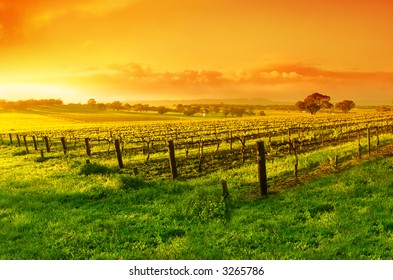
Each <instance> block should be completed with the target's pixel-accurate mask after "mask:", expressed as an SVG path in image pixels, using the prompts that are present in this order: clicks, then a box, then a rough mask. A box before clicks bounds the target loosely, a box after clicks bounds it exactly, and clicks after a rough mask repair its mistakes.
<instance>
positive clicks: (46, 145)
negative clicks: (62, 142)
mask: <svg viewBox="0 0 393 280" xmlns="http://www.w3.org/2000/svg"><path fill="white" fill-rule="evenodd" d="M44 141H45V147H46V151H47V152H48V153H50V146H49V138H48V136H44Z"/></svg>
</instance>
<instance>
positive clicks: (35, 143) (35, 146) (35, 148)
mask: <svg viewBox="0 0 393 280" xmlns="http://www.w3.org/2000/svg"><path fill="white" fill-rule="evenodd" d="M32 137H33V144H34V150H36V151H37V150H38V148H37V140H36V139H35V136H34V135H33V136H32Z"/></svg>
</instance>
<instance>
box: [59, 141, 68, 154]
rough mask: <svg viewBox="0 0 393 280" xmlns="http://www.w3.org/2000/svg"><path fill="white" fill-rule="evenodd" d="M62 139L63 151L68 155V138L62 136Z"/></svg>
mask: <svg viewBox="0 0 393 280" xmlns="http://www.w3.org/2000/svg"><path fill="white" fill-rule="evenodd" d="M60 140H61V144H62V146H63V152H64V154H65V155H66V154H67V143H66V139H65V137H61V138H60Z"/></svg>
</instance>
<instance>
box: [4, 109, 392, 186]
mask: <svg viewBox="0 0 393 280" xmlns="http://www.w3.org/2000/svg"><path fill="white" fill-rule="evenodd" d="M392 132H393V115H392V114H386V113H385V114H377V113H367V114H341V115H333V114H331V115H320V116H318V117H315V116H312V117H311V116H305V115H298V116H295V117H294V116H282V117H280V118H277V117H274V118H273V117H262V118H243V119H218V120H208V121H170V122H168V121H167V122H150V123H139V124H138V123H134V124H124V123H116V124H115V125H114V124H111V125H107V126H105V125H100V126H97V127H94V126H93V127H86V128H76V129H58V130H56V129H55V130H50V131H48V130H46V131H25V132H19V133H10V132H7V133H2V134H1V140H0V141H1V143H2V144H3V145H14V146H19V147H24V149H25V153H37V155H38V158H37V159H36V161H44V160H47V159H50V158H53V157H64V156H66V157H68V158H84V159H85V160H86V161H87V162H96V163H100V162H102V161H105V162H106V163H107V162H108V161H109V162H113V163H112V165H118V167H119V168H120V169H122V170H123V171H126V170H129V172H133V173H134V174H138V173H139V172H141V171H142V172H143V174H144V177H145V178H147V179H153V178H156V179H157V178H162V179H170V178H179V179H187V178H193V177H199V176H202V175H205V174H208V173H212V172H214V171H217V170H227V169H231V168H234V167H238V166H241V165H243V164H245V163H256V159H257V146H256V143H257V142H263V143H264V151H265V157H266V161H268V162H274V161H275V160H276V159H279V158H284V157H289V156H291V157H292V158H293V159H294V162H293V173H294V175H295V176H297V172H298V165H299V162H298V157H297V156H298V155H299V154H301V153H303V152H309V151H313V150H318V149H320V148H321V147H329V146H335V145H338V144H341V143H347V142H350V143H352V142H353V143H356V144H355V147H356V149H354V150H353V156H358V157H361V156H362V153H370V152H371V150H376V151H378V149H379V147H380V145H382V144H383V143H381V141H380V135H384V134H391V133H392ZM362 139H366V140H365V141H366V146H364V144H363V145H362V144H361V140H362ZM168 159H169V160H168ZM337 160H338V159H337V157H336V158H335V163H334V164H335V165H337Z"/></svg>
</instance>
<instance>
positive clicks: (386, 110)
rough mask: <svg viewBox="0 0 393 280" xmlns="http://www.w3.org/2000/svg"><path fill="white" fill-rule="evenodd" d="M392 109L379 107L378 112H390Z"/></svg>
mask: <svg viewBox="0 0 393 280" xmlns="http://www.w3.org/2000/svg"><path fill="white" fill-rule="evenodd" d="M391 110H392V109H391V108H389V107H387V106H380V107H377V112H390V111H391Z"/></svg>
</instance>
